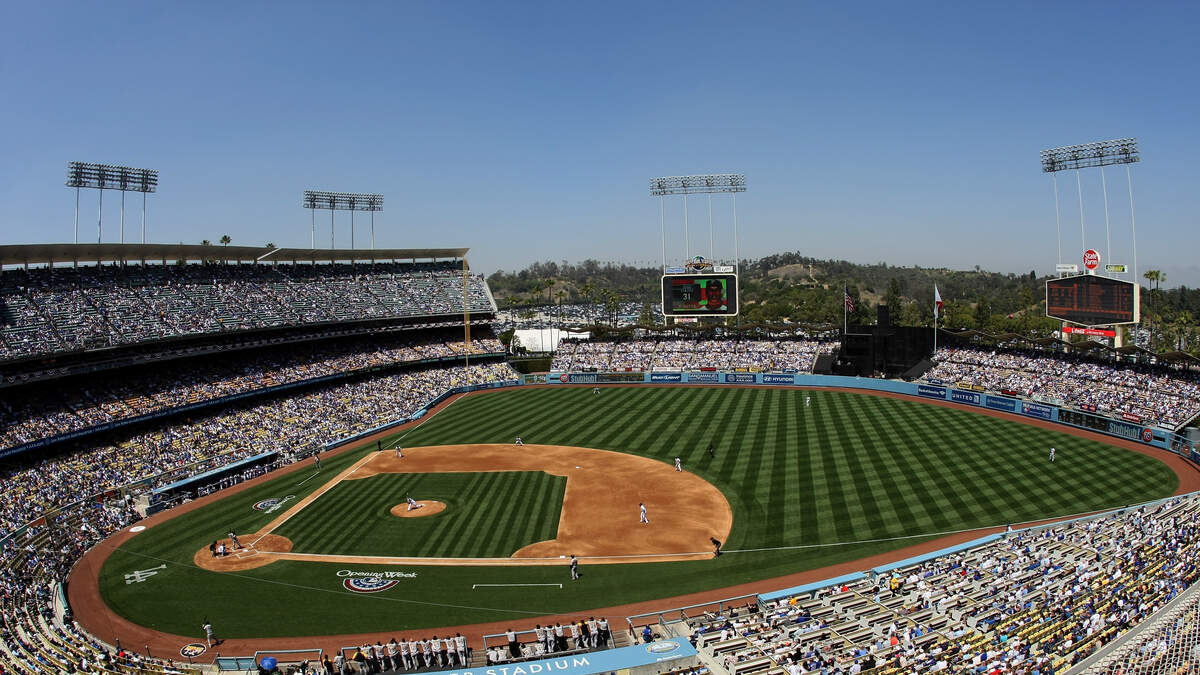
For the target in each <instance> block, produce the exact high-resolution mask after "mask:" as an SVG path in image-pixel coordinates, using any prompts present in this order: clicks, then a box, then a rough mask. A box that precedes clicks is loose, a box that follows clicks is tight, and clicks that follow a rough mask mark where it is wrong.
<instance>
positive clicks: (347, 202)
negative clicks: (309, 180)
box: [302, 190, 383, 211]
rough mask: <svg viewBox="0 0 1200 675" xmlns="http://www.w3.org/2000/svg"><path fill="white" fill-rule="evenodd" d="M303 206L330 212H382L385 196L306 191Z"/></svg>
mask: <svg viewBox="0 0 1200 675" xmlns="http://www.w3.org/2000/svg"><path fill="white" fill-rule="evenodd" d="M302 206H303V207H304V208H306V209H325V210H329V211H382V210H383V195H376V194H366V193H358V192H324V191H321V190H305V191H304V203H303V204H302Z"/></svg>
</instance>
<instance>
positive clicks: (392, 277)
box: [0, 262, 496, 360]
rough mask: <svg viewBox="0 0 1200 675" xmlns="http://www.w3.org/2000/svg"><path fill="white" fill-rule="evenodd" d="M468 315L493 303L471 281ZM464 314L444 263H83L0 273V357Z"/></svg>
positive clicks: (459, 288)
mask: <svg viewBox="0 0 1200 675" xmlns="http://www.w3.org/2000/svg"><path fill="white" fill-rule="evenodd" d="M467 302H468V305H469V306H470V308H471V310H472V311H475V312H493V311H495V309H496V307H495V304H494V302H493V300H492V298H491V295H490V293H489V292H488V290H487V285H486V282H485V280H484V278H483V277H482V276H479V275H471V276H470V279H469V286H468V290H467ZM462 310H463V284H462V276H461V271H460V270H459V268H458V266H457V265H456V264H455V263H453V262H444V263H394V262H393V263H376V264H356V265H349V264H329V265H301V264H287V265H265V264H263V265H252V264H239V265H218V264H203V265H200V264H195V265H92V266H85V267H78V268H75V267H54V268H37V269H28V270H26V269H11V270H4V271H3V272H0V327H2V328H0V360H5V359H13V358H18V357H25V356H33V355H43V354H52V353H56V352H64V351H73V350H80V349H98V348H102V347H111V346H115V345H126V344H134V343H140V342H145V341H149V340H159V339H163V338H170V337H180V336H186V335H199V334H206V333H219V332H225V331H237V330H245V329H251V328H269V327H279V326H297V325H307V324H314V323H323V322H344V321H357V320H364V319H385V318H395V317H409V316H424V315H437V314H451V313H455V312H461V311H462Z"/></svg>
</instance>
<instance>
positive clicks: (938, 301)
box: [933, 284, 942, 320]
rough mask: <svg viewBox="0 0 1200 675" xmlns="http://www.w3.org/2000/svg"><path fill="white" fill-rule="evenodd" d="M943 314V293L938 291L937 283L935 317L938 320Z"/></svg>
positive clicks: (934, 291)
mask: <svg viewBox="0 0 1200 675" xmlns="http://www.w3.org/2000/svg"><path fill="white" fill-rule="evenodd" d="M941 315H942V294H941V293H938V288H937V284H934V285H933V318H934V320H936V319H937V318H938V317H939V316H941Z"/></svg>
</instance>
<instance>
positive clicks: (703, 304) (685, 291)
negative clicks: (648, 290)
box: [662, 273, 738, 316]
mask: <svg viewBox="0 0 1200 675" xmlns="http://www.w3.org/2000/svg"><path fill="white" fill-rule="evenodd" d="M662 313H663V316H736V315H737V313H738V285H737V275H736V274H712V273H698V274H665V275H663V278H662Z"/></svg>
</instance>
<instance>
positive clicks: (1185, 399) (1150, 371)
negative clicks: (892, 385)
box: [922, 347, 1200, 426]
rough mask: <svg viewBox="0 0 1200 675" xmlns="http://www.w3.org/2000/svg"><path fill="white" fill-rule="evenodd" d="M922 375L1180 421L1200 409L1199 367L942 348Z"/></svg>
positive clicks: (1169, 422)
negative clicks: (1176, 366) (932, 363)
mask: <svg viewBox="0 0 1200 675" xmlns="http://www.w3.org/2000/svg"><path fill="white" fill-rule="evenodd" d="M934 361H935V363H936V365H935V366H934V367H933V368H931V369H930V370H928V371H926V373H925V374H924V375H923V376H922V377H923V379H925V380H933V381H939V382H945V383H956V382H967V383H969V384H972V385H977V386H981V387H983V388H985V389H988V390H990V391H995V392H1001V391H1003V392H1005V393H1012V394H1015V395H1019V396H1027V397H1033V398H1038V399H1042V400H1048V401H1051V402H1055V403H1060V402H1061V403H1064V404H1067V405H1073V406H1077V407H1081V408H1087V409H1093V408H1094V409H1095V410H1098V411H1100V412H1112V413H1118V414H1119V413H1129V414H1131V415H1137V416H1138V417H1139V418H1147V419H1151V420H1155V421H1158V422H1161V423H1163V424H1167V425H1169V426H1178V425H1180V424H1183V423H1185V422H1187V421H1189V420H1190V419H1192V418H1193V417H1195V416H1196V415H1197V414H1200V372H1198V371H1196V370H1193V369H1185V368H1174V367H1167V366H1151V365H1140V364H1131V363H1116V362H1112V361H1102V360H1097V359H1093V358H1089V357H1085V356H1076V355H1072V354H1050V353H1046V352H1034V351H1018V350H994V349H974V348H961V347H958V348H946V349H939V350H938V351H937V353H936V354H935V355H934Z"/></svg>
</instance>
